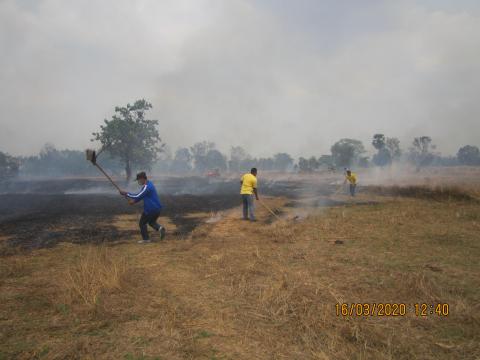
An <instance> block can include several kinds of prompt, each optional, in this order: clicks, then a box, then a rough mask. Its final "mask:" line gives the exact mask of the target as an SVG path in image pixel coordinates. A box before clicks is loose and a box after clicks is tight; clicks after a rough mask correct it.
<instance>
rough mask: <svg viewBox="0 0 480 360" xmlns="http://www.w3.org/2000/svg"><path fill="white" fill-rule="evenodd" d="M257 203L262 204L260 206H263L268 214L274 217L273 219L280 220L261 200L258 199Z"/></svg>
mask: <svg viewBox="0 0 480 360" xmlns="http://www.w3.org/2000/svg"><path fill="white" fill-rule="evenodd" d="M258 202H259V203H260V204H262V206H263V207H264V208H265V209H267V210H268V211H269V212H270V214H272V215H273V216H275V217H276V218H277V220H280V217H279V216H278V215H277V214H275V213H274V212H273V210H272V209H270V208H269V207H268V206H267V204H265V203H264V202H263V201H262V200H260V199H259V200H258Z"/></svg>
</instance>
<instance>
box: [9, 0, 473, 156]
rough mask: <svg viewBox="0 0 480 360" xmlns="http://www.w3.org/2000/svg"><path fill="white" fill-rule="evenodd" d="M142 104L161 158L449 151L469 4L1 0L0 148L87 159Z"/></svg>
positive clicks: (463, 122)
mask: <svg viewBox="0 0 480 360" xmlns="http://www.w3.org/2000/svg"><path fill="white" fill-rule="evenodd" d="M138 98H146V99H147V100H149V101H151V102H152V103H153V106H154V109H153V111H152V112H151V117H152V118H156V119H158V120H160V132H161V135H162V138H163V139H164V141H165V142H166V143H167V144H168V145H169V146H170V147H172V148H173V149H175V148H176V147H177V146H180V145H187V146H189V145H191V144H192V143H193V142H196V141H200V140H210V141H214V142H215V143H217V145H218V146H219V148H220V149H222V150H224V151H228V149H229V148H230V146H231V145H242V146H245V147H246V148H247V149H248V150H249V151H250V152H251V153H252V154H254V155H270V154H272V153H275V152H278V151H288V152H290V153H292V154H293V155H295V156H298V155H311V154H314V155H320V154H322V153H327V152H328V151H329V148H330V146H331V145H332V143H334V142H335V141H336V140H338V139H340V138H343V137H350V138H357V139H360V140H363V141H364V142H365V145H366V146H367V148H369V149H371V146H370V145H369V144H370V139H371V136H372V134H374V133H377V132H381V133H385V134H386V135H387V136H397V137H399V138H400V140H401V142H402V146H403V147H404V148H408V146H409V144H410V142H411V139H412V138H413V137H414V136H419V135H430V136H431V137H433V139H434V142H435V143H436V144H437V145H438V146H439V150H440V151H442V152H443V153H444V154H449V153H456V151H457V149H458V147H459V146H461V145H464V144H472V145H477V146H478V145H480V116H479V115H480V2H479V1H474V0H472V1H460V0H451V1H447V0H443V1H442V0H429V1H409V0H406V1H380V0H362V1H358V0H351V1H341V0H329V1H321V0H295V1H291V0H284V1H281V0H277V1H274V0H263V1H262V0H257V1H254V0H190V1H187V0H141V1H133V0H132V1H127V0H102V1H93V0H92V1H86V0H82V1H67V0H0V108H1V113H0V114H1V115H0V151H7V152H10V153H12V154H28V153H32V152H37V151H38V150H39V149H40V148H41V147H42V145H43V144H44V143H46V142H51V143H54V144H55V145H56V146H57V147H58V148H77V149H83V148H86V147H88V146H89V145H90V142H89V140H90V134H91V132H92V131H95V130H97V129H98V128H99V125H100V124H101V123H102V121H103V119H104V118H109V117H110V116H111V115H112V113H113V109H114V107H115V106H116V105H125V104H126V103H128V102H130V103H131V102H133V101H134V100H136V99H138Z"/></svg>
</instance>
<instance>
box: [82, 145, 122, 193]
mask: <svg viewBox="0 0 480 360" xmlns="http://www.w3.org/2000/svg"><path fill="white" fill-rule="evenodd" d="M85 154H86V156H87V160H88V161H90V162H91V163H92V164H93V165H95V166H96V167H97V168H98V170H100V171H101V172H102V174H103V175H105V177H106V178H107V179H108V180H110V182H111V183H112V185H113V186H115V187H116V188H117V190H118V191H121V190H120V187H119V186H118V185H117V184H116V183H115V181H113V180H112V178H111V177H110V176H108V174H107V173H106V172H105V170H103V169H102V167H101V166H100V165H98V164H97V156H98V154H96V152H95V150H91V149H88V150H87V151H85Z"/></svg>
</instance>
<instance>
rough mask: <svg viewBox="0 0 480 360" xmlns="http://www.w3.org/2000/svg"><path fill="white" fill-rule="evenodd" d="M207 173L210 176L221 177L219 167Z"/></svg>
mask: <svg viewBox="0 0 480 360" xmlns="http://www.w3.org/2000/svg"><path fill="white" fill-rule="evenodd" d="M205 175H206V176H207V177H209V178H217V177H220V170H219V169H213V170H210V171H208V172H207V173H206V174H205Z"/></svg>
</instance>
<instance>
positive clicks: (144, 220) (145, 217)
mask: <svg viewBox="0 0 480 360" xmlns="http://www.w3.org/2000/svg"><path fill="white" fill-rule="evenodd" d="M159 216H160V211H158V212H155V213H151V214H145V213H142V217H141V218H140V222H139V223H138V225H139V226H140V232H141V233H142V238H143V240H148V239H149V237H148V229H147V224H148V225H150V226H151V227H152V228H154V229H155V230H156V231H158V230H160V227H161V226H160V225H159V224H157V219H158V217H159Z"/></svg>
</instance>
